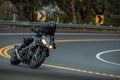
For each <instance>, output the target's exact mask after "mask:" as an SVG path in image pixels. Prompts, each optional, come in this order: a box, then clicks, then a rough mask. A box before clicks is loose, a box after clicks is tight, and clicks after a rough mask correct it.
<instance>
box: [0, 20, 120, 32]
mask: <svg viewBox="0 0 120 80" xmlns="http://www.w3.org/2000/svg"><path fill="white" fill-rule="evenodd" d="M0 25H21V26H46V25H47V22H28V21H6V20H0ZM57 27H71V28H83V29H105V30H120V27H114V26H112V27H110V26H99V25H86V24H63V23H57Z"/></svg>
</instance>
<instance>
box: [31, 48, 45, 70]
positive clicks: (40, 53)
mask: <svg viewBox="0 0 120 80" xmlns="http://www.w3.org/2000/svg"><path fill="white" fill-rule="evenodd" d="M36 54H37V56H36ZM45 58H46V51H45V50H41V49H40V46H38V47H36V48H35V49H34V50H33V55H32V58H31V60H30V67H31V68H38V67H39V66H40V65H41V64H42V63H43V62H44V60H45Z"/></svg>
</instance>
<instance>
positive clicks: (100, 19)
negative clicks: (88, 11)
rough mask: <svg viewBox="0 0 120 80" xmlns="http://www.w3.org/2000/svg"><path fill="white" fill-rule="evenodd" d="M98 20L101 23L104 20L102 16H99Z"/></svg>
mask: <svg viewBox="0 0 120 80" xmlns="http://www.w3.org/2000/svg"><path fill="white" fill-rule="evenodd" d="M98 19H99V20H98V22H99V24H100V23H101V21H102V18H101V16H98Z"/></svg>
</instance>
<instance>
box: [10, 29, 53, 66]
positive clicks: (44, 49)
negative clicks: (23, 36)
mask: <svg viewBox="0 0 120 80" xmlns="http://www.w3.org/2000/svg"><path fill="white" fill-rule="evenodd" d="M34 32H35V33H37V34H39V32H36V31H34ZM19 47H20V46H19V45H15V46H14V50H13V53H12V54H11V58H10V63H11V64H12V65H18V64H19V63H21V62H22V63H25V64H28V65H29V66H30V67H31V68H38V67H39V66H40V65H41V64H42V63H43V62H44V61H45V59H46V57H48V56H49V49H52V48H53V44H52V40H51V36H50V35H44V34H42V36H40V37H38V36H37V37H36V36H35V37H33V41H32V42H31V43H30V44H29V45H27V46H25V47H24V48H22V49H21V50H20V51H18V49H19Z"/></svg>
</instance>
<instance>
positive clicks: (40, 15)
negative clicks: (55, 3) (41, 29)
mask: <svg viewBox="0 0 120 80" xmlns="http://www.w3.org/2000/svg"><path fill="white" fill-rule="evenodd" d="M37 21H46V11H44V10H41V11H37Z"/></svg>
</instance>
